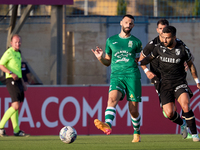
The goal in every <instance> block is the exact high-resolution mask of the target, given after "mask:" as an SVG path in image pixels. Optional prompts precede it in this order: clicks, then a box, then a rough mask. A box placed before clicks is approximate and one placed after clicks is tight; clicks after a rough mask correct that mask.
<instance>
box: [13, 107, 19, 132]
mask: <svg viewBox="0 0 200 150" xmlns="http://www.w3.org/2000/svg"><path fill="white" fill-rule="evenodd" d="M18 116H19V115H18V110H16V111H15V112H14V114H13V115H12V116H11V121H12V125H13V130H14V132H15V133H18V132H19V130H20V129H19V124H18Z"/></svg>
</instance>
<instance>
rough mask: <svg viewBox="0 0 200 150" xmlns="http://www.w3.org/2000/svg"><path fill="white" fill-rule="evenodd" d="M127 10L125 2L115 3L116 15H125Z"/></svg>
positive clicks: (122, 0)
mask: <svg viewBox="0 0 200 150" xmlns="http://www.w3.org/2000/svg"><path fill="white" fill-rule="evenodd" d="M126 10H127V2H126V1H125V0H118V1H117V15H118V16H121V15H125V14H126Z"/></svg>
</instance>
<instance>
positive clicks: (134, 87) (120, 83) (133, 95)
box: [109, 77, 142, 102]
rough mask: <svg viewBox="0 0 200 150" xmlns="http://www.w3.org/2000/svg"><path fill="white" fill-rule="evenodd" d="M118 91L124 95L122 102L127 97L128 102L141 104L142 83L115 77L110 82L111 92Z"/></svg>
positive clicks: (137, 80)
mask: <svg viewBox="0 0 200 150" xmlns="http://www.w3.org/2000/svg"><path fill="white" fill-rule="evenodd" d="M112 90H118V91H120V92H121V93H122V97H121V99H120V100H123V99H124V96H125V95H126V96H127V101H134V102H141V91H142V88H141V81H140V79H135V78H130V77H114V78H112V79H111V80H110V88H109V92H110V91H112Z"/></svg>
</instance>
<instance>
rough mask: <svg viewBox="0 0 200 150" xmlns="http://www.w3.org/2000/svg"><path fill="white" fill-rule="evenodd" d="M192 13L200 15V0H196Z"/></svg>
mask: <svg viewBox="0 0 200 150" xmlns="http://www.w3.org/2000/svg"><path fill="white" fill-rule="evenodd" d="M192 15H193V16H199V15H200V0H195V2H194V9H193V13H192Z"/></svg>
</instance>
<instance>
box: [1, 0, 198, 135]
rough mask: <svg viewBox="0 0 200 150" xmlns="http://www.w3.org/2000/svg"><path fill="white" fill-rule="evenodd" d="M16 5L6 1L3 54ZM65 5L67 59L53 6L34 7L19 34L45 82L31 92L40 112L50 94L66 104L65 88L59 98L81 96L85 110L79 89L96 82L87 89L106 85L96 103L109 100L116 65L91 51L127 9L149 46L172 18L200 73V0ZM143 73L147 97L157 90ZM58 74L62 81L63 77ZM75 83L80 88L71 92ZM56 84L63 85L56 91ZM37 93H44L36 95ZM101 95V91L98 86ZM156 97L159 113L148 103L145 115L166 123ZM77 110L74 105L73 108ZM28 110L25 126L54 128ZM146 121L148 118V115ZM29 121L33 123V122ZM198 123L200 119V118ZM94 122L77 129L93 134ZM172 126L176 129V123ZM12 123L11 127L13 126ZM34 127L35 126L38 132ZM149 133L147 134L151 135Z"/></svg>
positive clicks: (87, 0) (86, 0) (115, 29)
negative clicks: (162, 23) (159, 27)
mask: <svg viewBox="0 0 200 150" xmlns="http://www.w3.org/2000/svg"><path fill="white" fill-rule="evenodd" d="M12 8H13V6H12V5H0V15H1V16H0V35H1V36H0V45H1V47H0V55H2V54H3V52H4V51H5V50H6V40H7V35H8V27H9V22H10V15H11V13H12ZM25 8H26V5H20V6H19V8H18V19H19V18H20V16H21V14H22V13H23V11H24V9H25ZM62 9H63V14H64V15H63V16H64V17H63V24H62V30H63V39H62V49H60V52H59V54H61V57H59V58H60V59H61V60H58V59H57V58H58V57H57V54H58V52H57V51H55V50H54V49H53V44H52V43H53V42H54V41H56V40H58V39H56V38H55V37H54V36H52V35H53V34H54V32H55V27H54V24H53V22H54V21H53V20H52V17H51V16H52V14H53V13H52V6H50V5H35V6H34V9H33V11H31V13H30V16H29V17H28V19H27V20H26V22H25V24H24V25H23V28H22V29H21V31H20V33H19V34H20V35H21V36H22V47H21V50H22V55H23V59H24V60H25V61H27V63H28V65H29V68H30V69H31V72H32V74H33V78H34V80H35V82H34V83H35V84H41V83H42V84H44V85H45V86H43V85H40V86H38V85H37V86H36V85H31V86H30V88H29V91H27V93H26V99H27V104H26V105H28V104H29V103H30V104H31V105H30V106H31V109H32V111H33V112H34V111H38V112H40V109H41V107H42V106H43V103H45V101H46V99H48V97H51V98H52V97H53V99H49V100H50V102H53V103H61V101H59V102H58V101H57V100H56V99H54V98H55V97H59V96H60V94H61V93H60V91H59V90H58V89H59V88H62V87H64V88H63V89H62V90H63V91H64V93H63V91H62V94H61V98H60V99H59V100H64V98H69V99H70V98H71V99H70V100H73V97H75V98H76V99H77V100H78V102H80V103H81V108H82V107H83V106H82V99H84V98H83V97H84V94H81V93H82V92H83V91H84V90H83V91H82V89H81V88H80V89H79V87H82V88H86V89H87V88H88V87H90V86H92V87H93V86H94V88H89V89H87V90H86V91H87V92H86V93H91V92H92V91H93V90H94V91H96V88H95V87H99V88H101V87H102V86H105V88H103V91H102V93H101V95H100V96H99V97H98V96H97V97H95V101H94V103H96V102H97V100H99V98H100V97H101V96H102V97H104V102H105V101H106V98H107V88H108V83H109V73H110V68H106V67H105V66H103V65H102V64H100V63H99V62H98V61H97V60H96V58H95V56H94V55H93V53H92V52H91V48H95V47H96V46H97V45H98V46H100V47H102V48H103V49H104V47H105V41H106V39H107V38H108V37H110V36H111V35H113V34H117V33H119V31H120V26H119V22H120V20H121V17H122V15H123V14H126V13H129V14H132V15H134V16H135V19H136V21H135V27H134V29H133V31H132V34H133V35H135V36H136V37H138V38H139V39H140V40H141V41H142V44H143V46H145V45H146V44H147V42H148V41H150V40H151V39H153V38H154V37H156V36H157V33H156V27H157V26H156V22H157V21H158V20H159V19H160V18H166V19H168V20H169V22H170V24H171V25H174V26H175V27H176V28H177V30H178V32H177V37H178V38H180V39H182V40H183V41H184V42H185V43H186V45H187V46H188V47H189V48H190V50H191V52H192V53H193V55H194V57H195V61H194V62H195V64H196V67H197V70H198V74H200V68H199V66H200V60H199V59H200V57H199V56H200V51H199V47H200V43H199V41H200V2H199V0H98V1H97V0H74V4H73V5H64V6H63V7H62ZM58 63H59V65H60V67H61V72H57V71H56V70H57V69H56V67H58V65H57V64H58ZM141 73H142V84H143V88H144V89H146V88H147V89H146V90H144V91H145V92H143V96H149V95H151V94H152V93H151V94H150V92H149V91H153V90H154V89H153V87H152V86H151V85H149V80H148V79H147V78H146V76H145V74H144V73H143V71H141ZM58 78H59V82H58V80H57V79H58ZM187 78H188V83H189V84H190V85H194V84H195V82H194V81H193V79H192V77H191V75H190V73H189V72H188V77H187ZM66 85H67V87H66ZM70 85H71V86H70ZM73 87H74V90H75V91H71V89H73ZM46 88H47V89H46ZM48 88H50V92H46V91H48ZM54 88H58V89H57V90H55V89H54ZM192 88H193V91H196V90H195V86H192ZM1 89H2V91H3V94H2V95H1V102H2V103H1V105H0V106H1V107H0V108H1V111H0V116H1V115H2V114H3V112H4V111H5V110H6V108H7V106H8V103H6V102H5V101H6V99H7V98H8V97H9V95H8V93H7V92H6V90H5V87H4V86H2V88H1ZM39 91H43V92H39ZM99 92H101V90H99ZM146 92H147V93H146ZM148 92H149V93H148ZM35 93H39V94H37V95H35ZM95 93H98V90H97V91H96V92H95ZM144 94H145V95H144ZM89 95H90V96H88V99H87V101H88V103H89V104H90V103H91V101H92V100H93V97H92V96H91V95H92V94H89ZM77 96H78V98H77ZM150 97H151V98H150V99H149V100H150V101H151V103H149V102H150V101H149V102H148V105H155V108H157V109H156V111H157V112H154V111H152V110H151V109H149V110H148V109H147V108H149V107H148V106H146V107H147V108H145V109H144V110H143V109H142V111H144V112H145V113H149V112H148V111H150V112H152V115H154V114H153V112H154V113H156V114H159V119H160V121H161V122H162V123H164V122H165V121H163V119H164V118H163V116H162V114H161V113H160V110H159V106H158V102H157V96H156V94H155V93H153V96H150ZM37 100H38V101H40V103H42V104H41V105H39V106H38V107H39V108H37V107H36V106H35V105H33V104H32V103H33V102H35V101H37ZM196 100H197V102H196ZM195 103H197V104H195V106H194V107H193V109H195V110H196V113H198V114H199V111H198V109H196V108H198V106H199V96H198V93H197V96H196V97H195ZM123 104H124V103H123ZM123 104H122V105H123ZM94 106H95V105H94V104H93V105H92V106H91V107H94ZM34 107H36V108H34ZM122 107H123V106H122ZM50 108H51V107H50ZM104 109H105V104H104V105H103V107H102V114H101V115H102V116H104V113H103V110H104ZM75 110H76V109H75ZM75 110H74V109H73V110H72V112H73V111H75ZM32 111H31V112H32ZM56 111H59V109H58V108H57V109H56ZM65 111H66V110H65ZM65 111H64V108H63V114H66V112H65ZM68 111H69V110H68ZM80 111H81V110H80ZM28 113H29V112H26V113H25V118H23V116H22V114H21V119H22V120H23V119H24V120H23V121H22V122H23V123H22V127H23V126H24V127H27V128H28V129H30V131H31V133H32V134H36V133H39V132H41V131H40V130H42V131H43V128H40V126H42V127H46V128H45V129H47V130H44V133H43V134H48V128H53V127H49V126H48V127H47V126H45V124H41V123H40V122H39V121H38V122H37V123H38V124H37V123H36V124H35V125H34V128H33V126H31V124H30V120H29V119H30V118H29V117H27V115H28ZM54 113H55V112H51V111H50V114H48V115H49V116H54V117H56V115H58V114H54ZM81 113H82V112H81ZM38 115H39V116H38ZM42 116H43V114H42V112H41V114H40V113H38V114H36V115H35V117H34V118H36V119H37V117H41V118H42ZM57 117H58V116H57ZM60 117H61V116H60V114H59V118H60ZM65 117H66V116H65ZM68 117H69V116H68ZM88 117H89V116H88ZM90 117H91V116H90ZM93 117H97V114H95V115H94V116H93ZM98 117H99V116H98ZM50 118H51V117H50ZM48 119H49V118H48ZM54 120H56V119H54ZM72 120H73V118H72ZM144 120H146V121H147V120H148V117H147V119H144ZM28 121H29V125H28V126H27V124H28ZM51 121H52V120H51ZM51 121H50V122H51ZM118 121H119V120H118ZM197 121H198V123H199V122H200V120H199V119H198V118H197ZM52 122H53V121H52ZM69 122H70V121H69ZM168 122H169V121H168ZM54 123H55V122H54ZM65 123H66V122H65ZM88 123H89V126H87V127H88V128H87V129H85V128H83V126H82V122H81V120H79V124H76V125H75V127H76V126H78V129H77V130H78V131H79V133H80V131H81V132H82V131H84V130H86V131H87V132H86V133H85V132H83V134H89V133H90V131H89V127H90V126H93V123H92V119H90V121H88ZM118 124H119V123H118ZM43 125H44V126H43ZM63 125H64V124H63V122H59V123H58V125H57V126H56V130H59V129H60V128H61V126H63ZM116 125H117V124H116ZM79 126H80V128H79ZM171 126H173V128H175V125H171ZM171 126H169V127H171ZM8 127H9V128H11V124H10V125H9V126H8ZM38 127H39V128H38ZM36 128H38V130H39V132H34V130H35V129H36ZM82 128H83V130H82ZM116 128H117V129H120V126H116ZM143 128H145V127H143ZM148 128H150V127H146V128H145V130H146V131H148ZM32 129H34V130H33V131H32ZM198 129H199V127H198ZM93 130H94V129H93ZM166 130H167V131H165V130H162V132H164V133H178V132H176V130H173V131H172V130H170V129H169V130H168V128H167V129H166ZM121 131H123V130H121ZM146 131H145V133H148V132H146ZM46 132H47V133H46ZM95 133H96V131H95ZM128 133H129V131H128ZM155 133H157V132H155ZM159 133H161V132H159ZM98 134H100V132H98Z"/></svg>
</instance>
